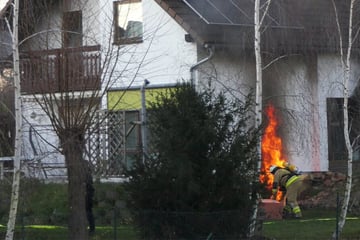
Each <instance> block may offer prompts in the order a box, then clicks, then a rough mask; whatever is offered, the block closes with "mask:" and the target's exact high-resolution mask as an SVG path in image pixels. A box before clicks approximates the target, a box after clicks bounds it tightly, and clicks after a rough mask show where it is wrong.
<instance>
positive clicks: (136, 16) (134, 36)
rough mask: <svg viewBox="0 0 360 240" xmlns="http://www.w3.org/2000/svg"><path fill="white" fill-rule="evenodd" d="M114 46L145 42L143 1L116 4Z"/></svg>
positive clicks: (125, 0)
mask: <svg viewBox="0 0 360 240" xmlns="http://www.w3.org/2000/svg"><path fill="white" fill-rule="evenodd" d="M114 23H115V27H114V44H132V43H141V42H142V41H143V22H142V4H141V0H121V1H115V2H114Z"/></svg>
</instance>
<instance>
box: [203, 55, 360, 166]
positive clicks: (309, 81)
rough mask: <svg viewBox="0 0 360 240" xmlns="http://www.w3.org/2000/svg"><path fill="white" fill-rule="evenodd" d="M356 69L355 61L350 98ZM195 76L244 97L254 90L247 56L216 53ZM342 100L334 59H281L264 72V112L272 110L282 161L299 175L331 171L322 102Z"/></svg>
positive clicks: (338, 69)
mask: <svg viewBox="0 0 360 240" xmlns="http://www.w3.org/2000/svg"><path fill="white" fill-rule="evenodd" d="M202 57H203V56H202ZM265 63H266V61H265ZM265 63H264V64H265ZM359 69H360V68H359V63H358V62H356V61H353V62H352V77H351V80H350V82H349V90H350V93H351V92H352V91H353V90H354V88H355V87H356V83H357V80H358V77H359V76H360V70H359ZM199 72H200V74H199V76H200V81H201V83H202V84H204V83H207V82H208V81H209V80H211V82H212V85H214V86H217V87H219V88H228V89H231V90H233V91H236V90H241V91H242V93H243V94H246V93H247V91H248V90H249V89H251V88H254V87H255V64H254V61H253V59H252V58H251V56H250V57H246V56H244V55H241V54H239V56H238V57H235V56H230V55H229V54H226V53H223V52H221V51H220V52H216V50H215V55H214V57H213V59H212V60H211V61H210V62H209V63H207V64H205V65H204V66H202V67H201V69H200V70H199ZM342 96H343V93H342V69H341V63H340V61H339V58H338V56H337V55H335V54H333V55H330V54H329V55H319V56H316V55H313V56H311V57H304V56H300V55H297V56H292V57H287V58H282V59H279V60H278V61H276V62H274V63H273V64H272V65H270V66H269V67H267V68H266V69H265V70H264V71H263V101H264V106H263V107H264V109H265V108H266V106H267V104H273V105H274V106H275V108H276V110H277V117H278V120H279V125H278V135H279V136H280V137H281V139H282V140H283V149H284V156H285V159H287V160H288V161H290V162H291V163H293V164H295V165H297V166H298V167H299V168H300V170H301V171H328V170H329V162H328V136H327V131H328V130H327V112H326V107H327V106H326V99H327V98H330V97H331V98H333V97H342Z"/></svg>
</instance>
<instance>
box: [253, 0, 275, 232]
mask: <svg viewBox="0 0 360 240" xmlns="http://www.w3.org/2000/svg"><path fill="white" fill-rule="evenodd" d="M270 4H271V0H267V1H266V2H265V4H264V5H263V6H261V1H260V0H255V3H254V52H255V64H256V66H255V67H256V86H255V128H256V129H258V128H259V127H260V125H261V124H262V110H263V109H262V94H263V92H262V85H263V83H262V80H263V77H262V58H261V26H262V24H263V21H264V18H265V16H266V14H267V12H268V10H269V7H270ZM262 8H264V9H265V10H263V13H262V16H261V11H260V10H261V9H262ZM257 152H258V154H259V161H258V164H257V172H258V176H260V169H261V139H259V141H258V146H257ZM255 181H259V179H255ZM257 212H258V201H257V203H256V205H255V207H254V214H253V217H252V218H253V220H252V224H251V226H250V236H253V235H254V234H255V225H256V218H257Z"/></svg>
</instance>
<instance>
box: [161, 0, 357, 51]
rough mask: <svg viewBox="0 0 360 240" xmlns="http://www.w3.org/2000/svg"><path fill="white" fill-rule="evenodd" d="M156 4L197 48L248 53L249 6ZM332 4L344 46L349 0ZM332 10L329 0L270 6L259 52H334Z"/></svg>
mask: <svg viewBox="0 0 360 240" xmlns="http://www.w3.org/2000/svg"><path fill="white" fill-rule="evenodd" d="M155 1H156V2H157V3H158V4H159V5H160V6H161V7H162V8H163V9H164V10H165V11H166V12H167V13H168V14H169V15H170V16H171V17H173V18H174V19H175V20H176V21H177V22H178V23H179V24H180V25H181V26H182V27H183V28H184V30H185V31H187V32H188V33H189V34H190V35H191V36H192V38H193V39H195V40H196V41H197V42H198V43H200V44H204V43H212V44H215V45H219V46H223V47H226V48H232V49H234V48H235V49H238V50H242V51H247V50H249V51H251V50H253V46H254V1H252V0H155ZM261 2H262V3H264V2H265V1H263V0H262V1H261ZM335 2H336V9H337V16H338V17H339V23H340V25H341V28H342V29H344V30H345V31H344V32H343V33H342V37H343V42H344V43H347V40H346V39H347V29H348V25H347V24H348V17H349V3H350V1H349V0H335ZM263 9H264V8H263ZM334 9H335V8H334V6H333V4H332V1H329V0H301V1H299V0H277V1H272V3H271V5H270V8H269V11H268V14H267V15H266V17H265V18H264V24H263V26H264V27H263V32H262V35H261V36H262V49H263V50H264V51H267V52H272V53H274V52H276V53H289V52H290V53H298V52H303V51H306V52H309V51H310V52H333V51H337V50H338V48H339V46H340V45H339V39H340V38H339V34H337V33H338V30H337V22H336V14H335V10H334ZM358 10H359V6H356V9H355V12H356V11H358ZM355 18H358V19H357V20H359V19H360V16H358V15H355ZM354 22H355V21H354ZM359 43H360V41H359V40H356V41H355V42H354V45H353V46H354V48H356V49H357V48H359V46H360V44H359ZM344 47H346V46H344Z"/></svg>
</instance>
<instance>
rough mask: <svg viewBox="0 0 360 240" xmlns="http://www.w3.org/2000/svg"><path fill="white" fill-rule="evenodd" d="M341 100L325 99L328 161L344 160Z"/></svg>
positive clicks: (345, 155) (345, 156)
mask: <svg viewBox="0 0 360 240" xmlns="http://www.w3.org/2000/svg"><path fill="white" fill-rule="evenodd" d="M342 108H343V99H342V98H328V99H327V122H328V153H329V161H336V160H340V161H341V160H346V158H347V154H346V148H345V140H344V127H343V126H344V121H343V114H342Z"/></svg>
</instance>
